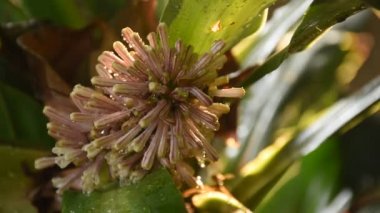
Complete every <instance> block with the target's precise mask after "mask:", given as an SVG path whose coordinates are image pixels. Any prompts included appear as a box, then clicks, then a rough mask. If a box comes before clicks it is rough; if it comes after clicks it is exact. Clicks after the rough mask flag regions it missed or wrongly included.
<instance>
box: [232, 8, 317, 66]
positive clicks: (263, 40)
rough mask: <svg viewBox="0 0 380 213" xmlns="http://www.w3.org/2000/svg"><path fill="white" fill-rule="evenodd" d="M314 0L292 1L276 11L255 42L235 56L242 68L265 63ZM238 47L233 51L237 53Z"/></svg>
mask: <svg viewBox="0 0 380 213" xmlns="http://www.w3.org/2000/svg"><path fill="white" fill-rule="evenodd" d="M311 3H312V0H292V1H289V3H287V4H285V5H284V6H282V7H280V8H277V9H276V10H275V11H274V14H273V16H272V18H271V19H270V20H269V21H268V22H267V23H266V25H265V26H264V27H263V29H262V30H261V31H259V32H258V35H256V38H255V39H254V42H252V44H251V45H249V46H248V47H245V50H240V54H239V55H235V56H236V57H237V58H238V59H239V61H241V63H240V65H241V67H242V68H243V69H244V68H247V67H249V66H254V65H257V64H261V63H263V62H264V61H265V60H266V59H267V57H268V56H269V55H270V54H271V53H272V52H274V51H275V48H276V46H277V45H278V43H279V42H280V40H281V39H283V38H284V36H285V35H286V34H287V33H289V31H290V30H291V29H292V28H294V25H295V24H296V23H297V22H298V21H299V20H300V19H301V18H302V16H303V15H304V14H305V12H306V10H307V9H308V7H309V5H310V4H311ZM235 50H237V47H234V49H233V50H232V51H233V53H235Z"/></svg>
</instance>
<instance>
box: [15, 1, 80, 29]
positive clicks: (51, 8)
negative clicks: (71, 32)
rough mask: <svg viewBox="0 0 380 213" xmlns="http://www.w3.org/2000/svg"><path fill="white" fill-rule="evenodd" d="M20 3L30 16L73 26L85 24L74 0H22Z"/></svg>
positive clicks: (78, 26)
mask: <svg viewBox="0 0 380 213" xmlns="http://www.w3.org/2000/svg"><path fill="white" fill-rule="evenodd" d="M22 5H23V7H24V8H25V10H26V11H27V12H28V13H29V14H30V15H31V16H32V17H35V18H38V19H42V20H48V21H51V22H53V23H55V24H59V25H65V26H68V27H73V28H81V27H83V26H85V25H86V24H87V23H86V20H85V19H84V18H83V16H82V14H81V11H80V10H79V7H78V6H77V5H76V1H75V0H49V1H45V0H22Z"/></svg>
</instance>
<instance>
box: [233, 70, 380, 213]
mask: <svg viewBox="0 0 380 213" xmlns="http://www.w3.org/2000/svg"><path fill="white" fill-rule="evenodd" d="M379 107H380V77H377V78H375V79H374V80H372V81H371V82H370V83H368V84H367V85H366V86H365V87H363V88H362V89H360V90H359V91H357V92H356V93H354V94H353V95H351V96H349V97H347V98H344V99H342V100H340V101H339V102H337V103H336V104H334V105H333V106H332V107H330V108H329V110H328V111H327V112H326V113H325V114H324V115H323V116H321V117H320V118H319V119H318V120H317V121H316V122H314V123H313V124H311V125H310V126H309V127H307V128H306V129H305V130H303V131H302V132H301V133H299V134H297V137H293V138H289V137H280V138H279V139H278V142H277V143H274V144H273V145H271V146H269V147H267V148H266V149H264V150H263V151H262V152H260V154H259V155H258V157H257V158H255V159H254V160H253V161H251V162H249V163H248V164H247V165H245V166H244V167H243V169H242V170H241V172H240V177H239V178H238V180H237V183H235V185H234V187H233V189H232V193H233V195H235V197H236V198H237V199H238V200H240V201H241V202H242V203H243V204H247V203H250V206H252V202H250V201H251V199H253V197H255V196H259V195H260V194H262V193H263V192H262V191H261V190H263V189H265V188H266V187H268V185H270V184H273V183H272V181H273V180H275V179H276V178H278V177H279V176H280V175H281V174H282V173H283V172H284V171H285V170H286V169H287V168H288V167H289V166H290V165H291V164H292V163H293V162H294V161H296V160H297V159H299V158H300V157H302V156H305V155H307V154H309V153H310V152H312V151H314V150H315V149H317V148H318V147H319V146H320V145H321V144H322V143H323V142H324V141H326V140H327V138H329V137H330V136H332V135H334V134H335V133H337V132H338V131H339V130H341V129H344V128H346V127H347V126H349V125H350V124H352V123H350V122H352V121H353V120H354V119H357V118H359V117H361V116H369V115H370V114H374V113H376V112H378V111H379ZM355 124H357V122H355ZM248 185H250V186H251V187H249V190H248V188H247V186H248Z"/></svg>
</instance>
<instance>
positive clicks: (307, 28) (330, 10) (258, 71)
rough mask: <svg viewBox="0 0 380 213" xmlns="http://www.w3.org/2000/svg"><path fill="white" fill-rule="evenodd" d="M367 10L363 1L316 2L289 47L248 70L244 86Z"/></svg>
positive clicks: (324, 0) (318, 0)
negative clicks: (350, 18) (340, 23)
mask: <svg viewBox="0 0 380 213" xmlns="http://www.w3.org/2000/svg"><path fill="white" fill-rule="evenodd" d="M365 8H366V6H365V4H364V3H363V2H362V0H353V1H351V0H342V1H334V2H333V3H332V2H331V1H328V0H317V1H314V2H313V3H312V4H311V6H310V7H309V9H308V11H307V12H306V14H305V16H304V18H303V20H302V22H301V24H300V26H299V27H298V28H297V30H296V32H295V33H294V35H293V37H292V40H291V42H290V44H289V46H288V47H286V48H284V49H283V50H282V51H280V52H277V53H276V54H274V55H272V56H271V57H270V58H269V59H268V60H267V61H265V63H263V64H262V65H261V66H260V67H258V68H254V67H250V68H248V72H250V75H249V77H248V78H247V79H246V80H245V82H244V83H243V85H244V86H245V87H247V86H249V85H251V84H253V83H254V82H256V81H257V80H259V79H260V78H262V77H263V76H265V75H266V74H268V73H270V72H272V71H274V70H275V69H276V68H278V67H279V66H280V65H281V63H282V62H283V61H284V60H285V59H286V58H287V57H288V56H289V55H290V54H292V53H296V52H298V51H301V50H304V49H305V48H307V47H308V46H310V45H311V44H312V43H313V42H315V41H316V39H317V38H318V37H320V36H321V35H322V34H323V33H324V32H326V31H327V30H328V29H330V27H332V26H333V25H335V24H336V23H339V22H342V21H344V20H345V19H346V18H347V17H349V16H351V15H354V14H355V13H357V12H359V11H361V10H364V9H365ZM326 14H329V15H326Z"/></svg>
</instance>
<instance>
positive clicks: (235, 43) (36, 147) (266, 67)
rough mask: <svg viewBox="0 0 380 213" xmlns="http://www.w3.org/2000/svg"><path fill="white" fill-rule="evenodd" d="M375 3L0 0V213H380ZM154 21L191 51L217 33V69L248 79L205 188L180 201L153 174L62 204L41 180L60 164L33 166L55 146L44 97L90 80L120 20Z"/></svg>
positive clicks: (51, 98)
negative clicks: (220, 50)
mask: <svg viewBox="0 0 380 213" xmlns="http://www.w3.org/2000/svg"><path fill="white" fill-rule="evenodd" d="M376 7H377V8H379V3H378V1H376V0H366V1H364V0H336V1H333V2H331V1H327V0H314V1H312V0H277V1H276V0H230V1H224V0H215V1H213V2H212V3H210V1H205V0H197V1H194V0H112V1H100V0H50V1H43V0H0V24H1V25H0V145H1V146H0V171H1V172H0V198H1V199H0V212H56V211H63V212H97V211H99V210H101V211H104V212H107V211H109V212H171V211H172V210H175V212H181V211H182V212H185V211H186V210H185V203H186V208H187V211H197V212H233V211H242V212H249V211H251V210H252V211H255V212H379V211H380V181H379V180H380V168H379V165H380V144H379V140H380V135H379V129H380V115H379V113H378V111H379V108H380V103H379V100H380V60H379V58H380V20H379V17H380V15H379V14H380V13H379V11H378V10H376V9H375V8H376ZM360 11H361V12H360ZM359 12H360V13H359ZM348 17H350V18H348ZM346 18H348V19H347V20H346ZM160 20H161V21H163V22H165V23H167V24H168V25H169V26H170V39H171V42H174V41H175V40H177V39H178V38H180V39H182V40H184V41H185V42H186V43H188V44H191V45H193V46H194V48H195V50H196V51H197V52H198V53H199V54H201V53H203V52H204V51H206V50H207V49H209V47H210V45H211V43H212V42H213V41H214V40H215V39H223V40H224V41H225V42H226V44H227V45H226V48H225V50H224V51H225V52H226V54H227V56H228V62H227V63H226V65H225V67H224V68H223V69H222V70H221V73H224V74H229V75H230V78H231V80H230V84H231V85H233V86H244V87H245V88H246V91H247V95H246V97H245V98H244V99H243V100H242V101H241V102H240V103H234V102H231V106H232V107H231V108H232V112H231V113H230V114H229V115H228V116H225V117H223V119H222V121H221V122H222V128H221V130H220V132H219V134H218V135H217V137H216V139H215V142H214V145H215V147H217V148H218V150H219V153H220V160H219V161H218V162H217V163H214V164H212V165H209V166H208V167H206V169H199V171H198V174H199V177H201V178H202V180H203V182H204V184H205V185H204V186H200V187H199V188H197V189H187V190H186V189H181V190H182V193H183V194H182V195H183V197H184V199H182V198H181V192H180V191H179V190H177V189H176V187H175V184H174V183H173V182H172V180H171V178H170V176H169V175H168V174H167V173H166V171H164V170H159V171H157V172H154V173H153V174H151V175H149V176H148V177H146V178H144V179H143V180H142V181H141V182H140V183H137V184H135V185H131V186H127V187H123V188H119V187H117V186H114V185H107V186H104V188H103V189H100V190H99V191H97V192H96V193H93V194H91V195H89V196H88V195H82V194H81V193H80V192H75V191H70V192H67V193H65V194H64V196H63V199H62V200H61V199H60V198H58V197H57V196H55V195H54V190H53V189H52V186H51V184H50V181H49V180H50V178H51V177H52V176H53V175H54V174H56V173H57V172H58V169H57V168H53V169H50V170H45V171H38V172H37V171H35V170H34V169H33V165H32V162H33V159H35V158H37V157H39V156H41V155H46V153H48V152H49V149H50V148H51V147H52V146H53V145H54V141H53V140H52V139H51V138H50V137H49V136H48V135H47V133H46V122H47V120H46V118H45V117H44V116H43V115H42V107H43V105H44V104H51V103H54V102H57V101H59V99H60V97H62V96H66V95H68V94H69V92H70V91H71V88H72V86H73V85H75V84H78V83H80V84H83V85H89V84H90V83H89V79H90V77H91V76H92V75H94V74H95V69H94V67H95V64H96V63H97V56H98V55H99V54H100V53H101V52H102V51H103V50H107V49H111V48H112V42H113V41H115V40H120V30H121V29H122V28H123V27H126V26H129V27H131V28H132V29H134V30H135V31H137V32H139V33H140V34H141V35H142V37H145V35H146V34H147V33H148V32H150V31H153V30H155V28H156V25H157V23H158V22H159V21H160ZM340 22H342V23H340ZM338 23H339V24H338ZM148 195H149V196H148ZM116 197H117V199H115V198H116ZM184 201H185V202H184ZM61 207H62V209H61Z"/></svg>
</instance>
